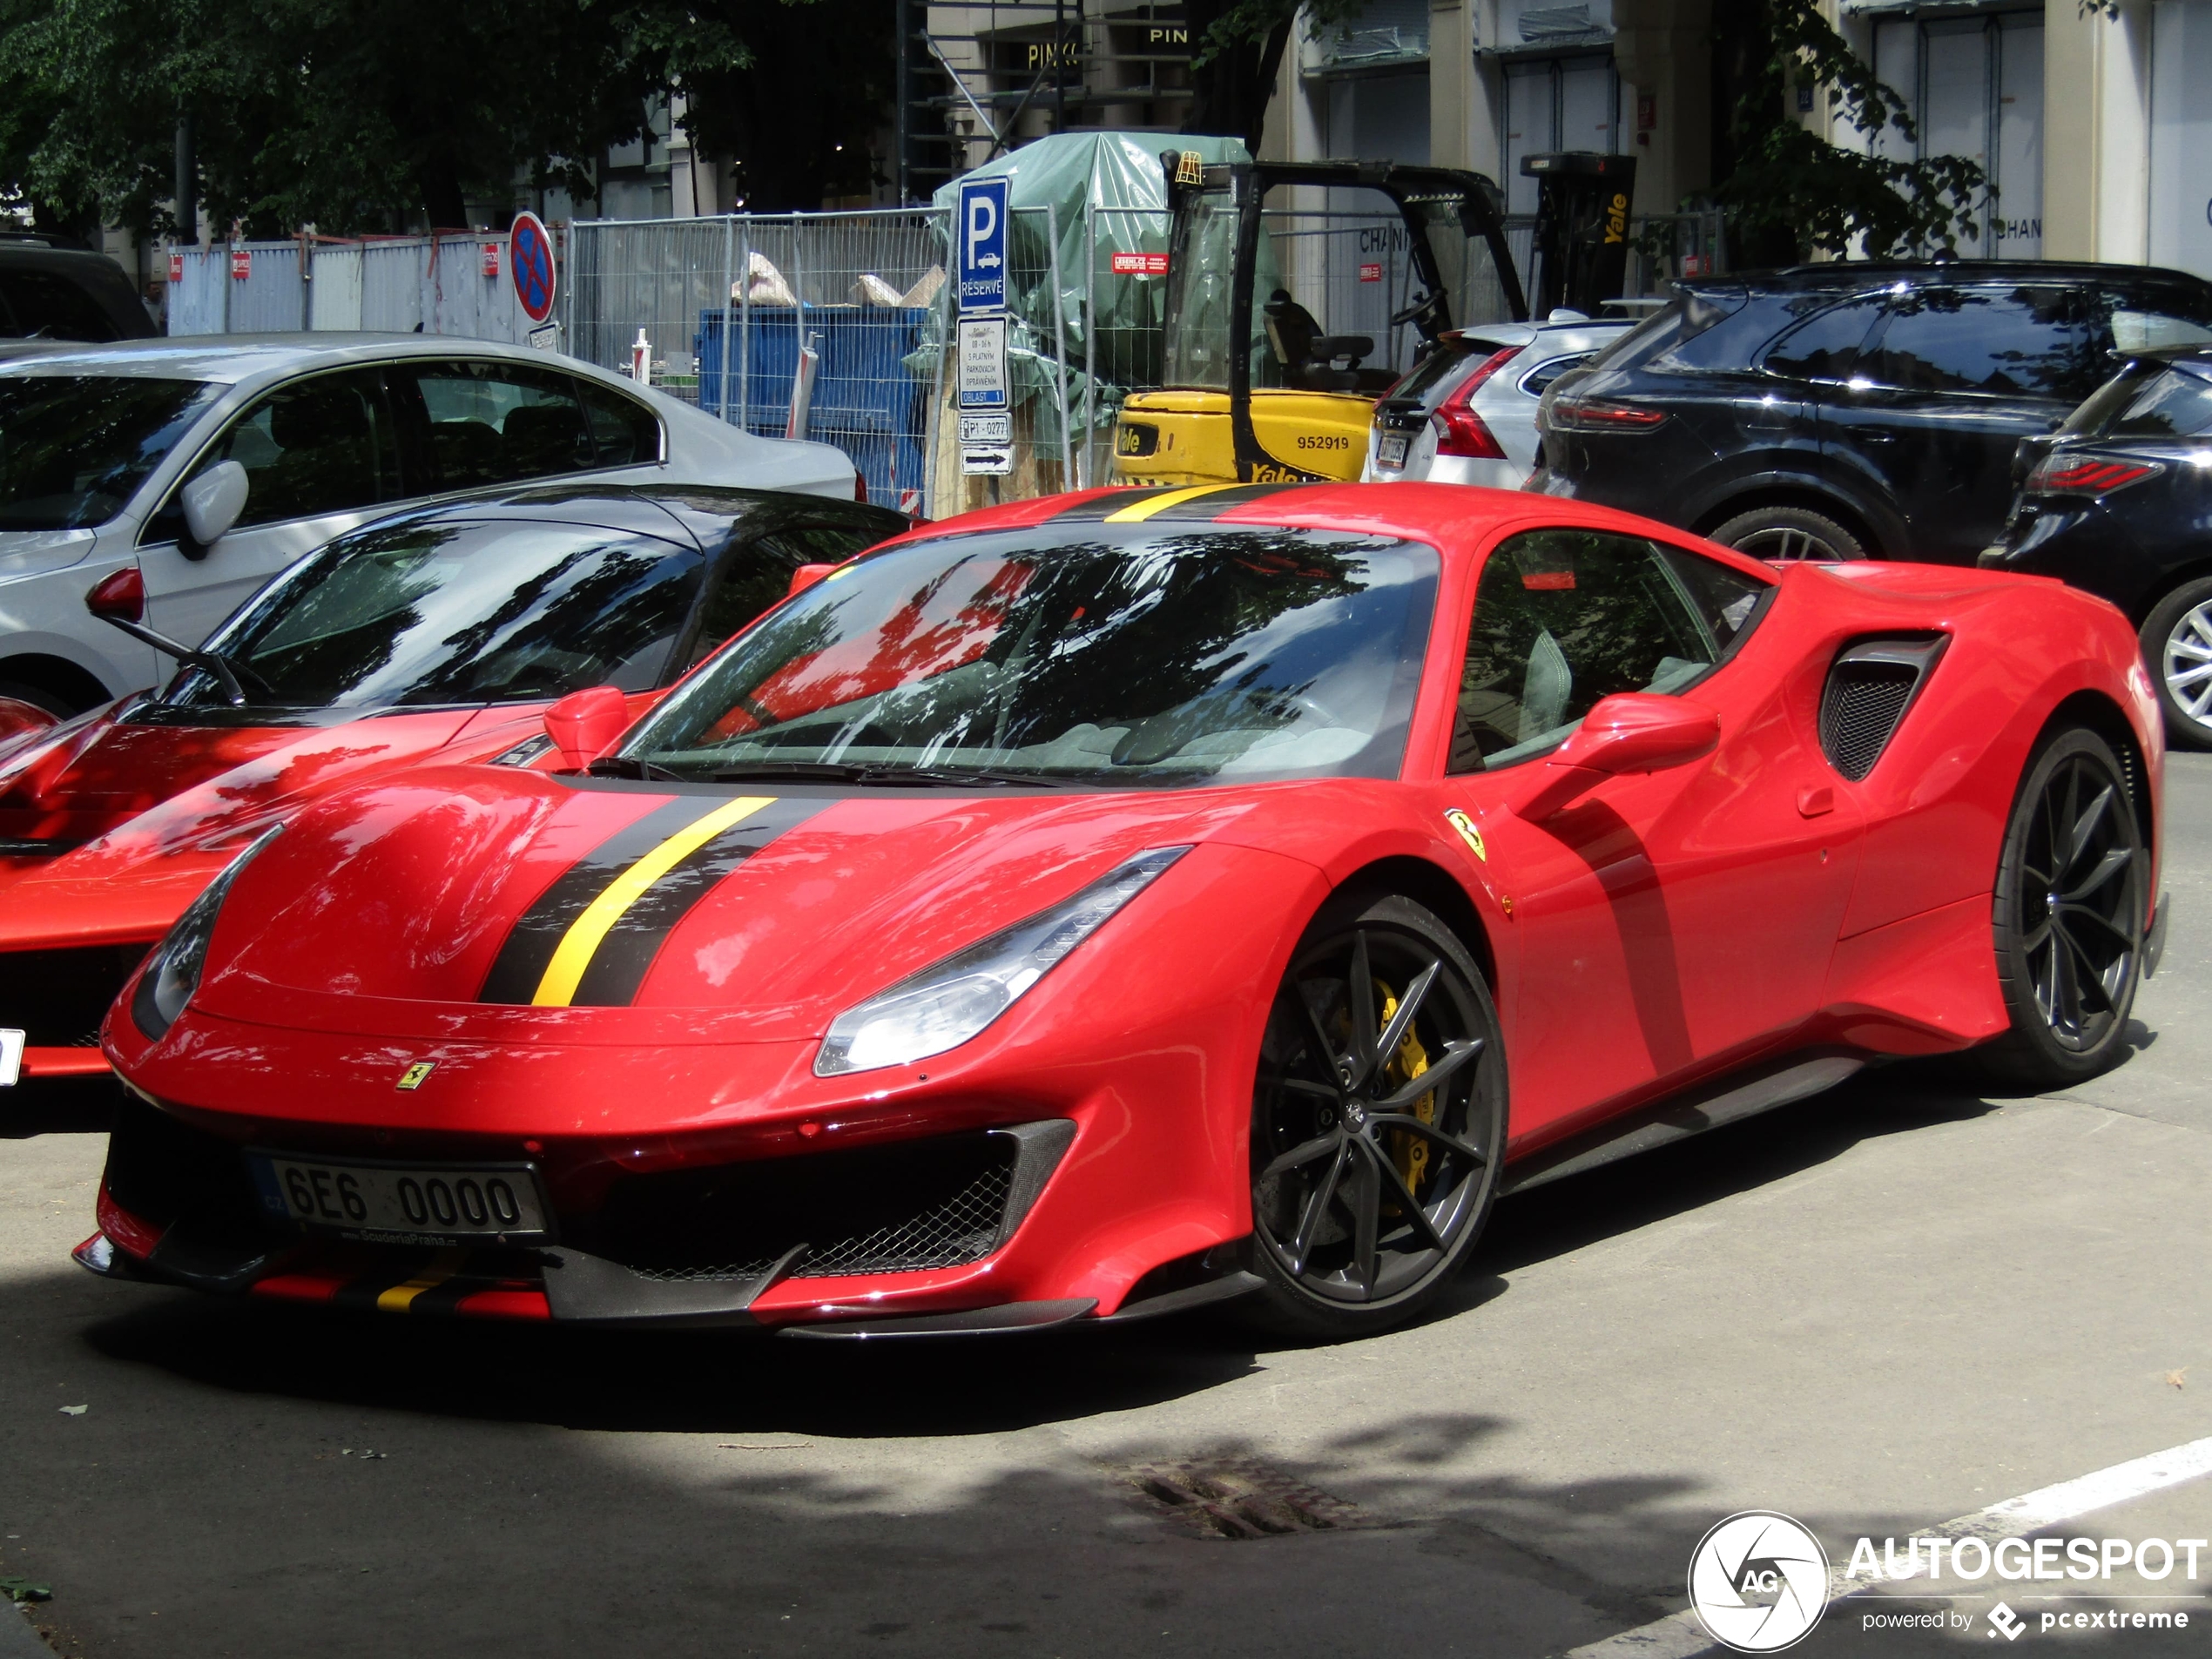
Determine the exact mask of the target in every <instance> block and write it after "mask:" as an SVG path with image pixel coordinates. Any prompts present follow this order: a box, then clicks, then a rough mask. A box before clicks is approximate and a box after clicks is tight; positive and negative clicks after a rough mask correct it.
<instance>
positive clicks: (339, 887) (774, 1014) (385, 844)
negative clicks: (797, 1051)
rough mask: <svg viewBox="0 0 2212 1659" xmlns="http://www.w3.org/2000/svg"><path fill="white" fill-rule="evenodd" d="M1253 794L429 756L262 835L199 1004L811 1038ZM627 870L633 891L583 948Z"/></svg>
mask: <svg viewBox="0 0 2212 1659" xmlns="http://www.w3.org/2000/svg"><path fill="white" fill-rule="evenodd" d="M1252 793H1253V792H1252V791H1250V790H1241V791H1238V792H1227V791H1210V792H1204V793H1203V794H1193V793H1190V792H1174V793H1156V794H1143V795H1136V794H1086V795H1082V796H1058V795H1054V794H1049V793H1045V794H1027V793H1005V794H1001V793H996V792H994V793H991V794H988V795H982V796H976V795H970V794H961V793H956V792H947V791H936V790H932V791H908V792H886V791H881V790H872V791H862V792H851V793H845V794H840V793H838V792H835V791H833V790H827V789H819V788H805V787H801V788H792V787H787V786H773V785H771V786H764V787H761V788H760V789H759V790H758V791H757V792H750V793H743V792H740V791H739V790H738V789H735V788H729V787H716V788H711V789H710V788H680V787H679V788H673V789H672V788H671V787H669V786H664V785H651V784H631V783H618V782H613V781H610V780H601V779H591V780H588V781H587V780H577V781H570V780H563V779H557V778H553V777H549V776H545V775H543V774H539V773H534V772H519V771H504V770H502V771H500V772H493V771H490V770H488V769H484V768H470V769H462V768H457V767H455V768H440V769H437V770H435V771H426V772H421V773H419V774H416V775H415V776H411V777H409V778H408V779H395V780H393V781H391V782H389V783H385V784H381V785H377V786H373V787H369V788H366V789H361V790H356V791H353V792H348V793H347V794H346V795H344V796H342V797H340V798H339V799H334V800H331V801H327V802H325V803H324V804H322V805H321V806H319V807H317V808H316V809H315V810H314V811H313V812H312V813H307V814H305V815H303V816H302V818H301V819H300V820H299V821H298V822H297V823H295V824H294V825H293V827H292V828H290V829H289V830H287V832H286V833H284V834H282V835H280V836H279V837H278V838H277V839H276V840H274V841H273V842H272V843H271V844H270V845H269V846H268V848H267V849H266V851H265V852H264V853H262V854H261V855H260V857H259V858H258V859H256V860H255V861H254V862H253V865H252V866H250V867H248V868H247V869H246V872H245V873H244V874H243V875H242V876H241V878H240V879H239V882H238V883H237V885H236V886H235V887H233V889H232V892H231V894H230V896H229V899H228V900H227V901H226V906H225V908H224V912H223V916H222V920H221V921H220V923H219V926H218V927H217V929H216V934H215V939H214V941H213V946H212V951H211V954H210V963H209V969H208V972H207V975H206V978H205V979H204V980H203V981H202V986H201V990H200V993H199V996H198V998H197V999H196V1001H197V1003H198V1005H199V1006H200V1007H201V1008H205V1009H206V1011H207V1012H208V1013H210V1014H213V1015H219V1016H224V1017H228V1018H232V1019H239V1020H246V1021H252V1022H260V1023H269V1022H274V1023H279V1024H293V1023H298V1024H301V1025H307V1026H311V1027H315V1028H323V1029H339V1030H353V1031H361V1032H369V1033H376V1034H381V1035H421V1036H436V1035H445V1036H456V1037H459V1036H469V1035H475V1036H482V1037H485V1038H488V1039H496V1038H497V1037H499V1036H501V1035H509V1034H516V1033H519V1032H520V1031H521V1030H523V1028H528V1029H529V1031H530V1033H531V1034H532V1035H535V1036H541V1037H542V1036H543V1035H546V1034H547V1033H548V1032H549V1030H555V1031H557V1032H559V1034H560V1035H561V1037H562V1039H563V1040H564V1041H570V1042H593V1041H609V1042H668V1043H691V1042H733V1041H737V1042H742V1041H761V1042H767V1041H788V1040H791V1039H792V1038H795V1037H800V1036H812V1035H819V1033H820V1031H821V1030H822V1029H823V1028H824V1027H825V1026H826V1023H827V1022H828V1021H829V1020H830V1019H832V1018H833V1017H834V1016H835V1015H837V1014H838V1013H839V1012H840V1010H842V1009H843V1008H846V1007H849V1006H851V1005H852V1004H853V1002H855V1001H860V1000H861V999H862V998H864V997H867V996H868V995H872V994H873V993H874V992H876V991H878V990H880V989H882V988H884V987H885V986H887V985H888V984H890V983H892V982H893V981H896V980H899V979H900V978H902V977H904V976H905V975H907V974H909V973H912V972H914V970H916V969H918V968H923V967H925V966H927V965H928V964H930V963H932V962H934V961H938V960H940V959H941V958H942V957H944V956H946V955H948V954H951V953H953V952H954V951H955V950H958V949H960V948H962V947H964V946H967V945H970V944H973V943H974V942H976V941H978V940H981V939H982V938H985V937H986V936H988V934H992V933H994V932H995V931H997V930H998V929H999V928H1001V927H1005V926H1007V925H1008V924H1010V923H1012V922H1014V921H1018V920H1020V919H1022V918H1023V917H1025V916H1028V915H1030V914H1035V912H1037V911H1039V910H1041V909H1043V908H1045V907H1049V906H1050V905H1052V904H1054V903H1055V902H1057V901H1059V900H1063V899H1066V898H1068V897H1069V896H1070V895H1071V894H1075V893H1076V891H1077V890H1078V889H1080V888H1081V887H1083V886H1084V885H1085V884H1086V883H1088V882H1089V881H1091V880H1094V879H1096V877H1097V876H1099V875H1101V874H1103V873H1104V872H1105V871H1107V870H1109V869H1110V868H1111V867H1114V866H1115V865H1116V864H1118V863H1119V862H1121V861H1122V860H1124V859H1126V858H1128V857H1130V855H1132V854H1133V853H1137V852H1140V851H1142V850H1143V849H1145V848H1147V847H1153V846H1172V845H1180V844H1184V843H1188V842H1193V841H1197V840H1204V839H1205V838H1206V837H1207V836H1208V835H1209V834H1210V833H1217V831H1218V830H1220V829H1221V828H1222V827H1223V826H1225V825H1227V824H1228V823H1231V822H1233V821H1234V820H1235V819H1238V818H1240V817H1242V816H1243V815H1244V813H1245V812H1246V811H1247V810H1248V809H1249V807H1250V806H1251V794H1252ZM745 801H750V802H752V805H750V806H745V805H743V804H742V803H743V802H745ZM702 836H704V837H705V839H704V840H701V839H700V838H701V837H702ZM685 846H691V847H692V848H693V849H694V850H692V851H691V852H689V853H684V852H683V849H684V848H685ZM671 853H681V856H679V857H677V858H676V860H675V862H674V863H673V864H672V865H671V864H666V862H665V861H666V860H668V858H669V857H670V856H671ZM657 857H658V859H659V860H662V861H663V866H664V867H663V873H660V874H658V876H653V877H651V879H650V880H646V879H644V876H645V873H650V871H651V869H653V868H654V867H656V865H655V860H656V858H657ZM624 871H630V872H632V873H633V880H635V881H636V882H637V884H638V885H637V887H636V889H635V891H634V892H632V894H631V897H630V900H629V902H628V907H627V908H626V909H623V910H621V912H620V914H619V919H618V920H616V921H614V922H613V924H612V926H611V927H610V928H608V929H607V930H605V931H604V933H603V934H599V935H597V942H596V943H588V944H585V945H578V944H577V943H576V942H575V941H576V939H577V936H578V935H577V930H578V929H579V928H581V929H583V931H584V932H586V933H588V932H589V931H590V927H591V926H592V923H591V919H590V916H588V915H587V914H586V913H587V912H590V911H591V910H593V908H594V906H595V901H597V900H600V899H601V895H603V894H609V893H610V892H613V891H615V889H614V887H613V886H612V884H614V883H615V882H616V880H617V876H619V875H620V874H621V873H623V872H624ZM606 909H607V905H606V904H601V905H599V906H598V911H599V914H600V915H601V917H602V919H604V914H605V911H606ZM563 950H565V951H566V952H567V956H566V961H567V962H568V965H569V966H568V970H567V971H568V973H569V975H570V977H569V981H568V982H567V983H566V984H565V986H564V985H563V984H562V983H561V982H560V981H561V979H562V970H561V969H560V968H559V963H558V962H557V961H556V958H558V957H560V956H561V954H562V953H563ZM579 961H581V962H582V963H583V966H582V968H581V976H580V978H578V977H577V976H576V970H577V966H578V963H579ZM533 1001H536V1003H538V1004H539V1005H538V1006H535V1007H533V1006H531V1004H532V1003H533Z"/></svg>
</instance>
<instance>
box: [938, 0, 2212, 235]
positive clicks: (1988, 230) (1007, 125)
mask: <svg viewBox="0 0 2212 1659" xmlns="http://www.w3.org/2000/svg"><path fill="white" fill-rule="evenodd" d="M1714 3H1715V0H1565V3H1562V0H1373V3H1372V4H1370V5H1369V6H1368V7H1367V9H1366V11H1365V12H1364V13H1363V14H1362V15H1361V16H1360V17H1359V19H1358V20H1357V21H1356V22H1354V23H1353V24H1351V25H1350V26H1348V27H1346V28H1344V29H1340V30H1333V31H1330V32H1328V33H1325V35H1323V36H1322V37H1317V38H1301V39H1299V40H1298V42H1297V43H1296V44H1295V45H1294V48H1293V50H1291V51H1288V52H1286V53H1285V59H1284V64H1283V68H1282V72H1281V78H1280V80H1279V82H1278V87H1277V91H1276V96H1275V100H1274V102H1273V104H1272V105H1271V107H1270V109H1269V111H1268V120H1267V130H1266V137H1265V142H1264V151H1265V152H1266V153H1267V154H1269V155H1270V156H1271V157H1276V158H1285V159H1307V158H1318V157H1325V156H1337V157H1352V156H1361V157H1370V158H1372V157H1389V158H1393V159H1396V160H1399V161H1405V162H1424V161H1425V162H1431V163H1433V164H1435V165H1447V166H1467V167H1473V168H1475V169H1477V170H1479V171H1480V172H1487V173H1488V174H1490V175H1491V176H1492V177H1493V178H1494V179H1497V180H1498V181H1499V183H1500V184H1501V185H1502V186H1503V187H1504V189H1505V191H1506V193H1507V206H1508V211H1509V212H1512V213H1514V215H1516V216H1526V215H1529V214H1533V213H1534V210H1535V193H1534V180H1533V179H1527V178H1524V177H1522V175H1521V160H1522V158H1524V157H1526V156H1527V155H1530V154H1533V153H1536V152H1542V151H1548V150H1598V151H1607V152H1629V153H1633V154H1634V155H1635V157H1636V158H1637V160H1638V164H1639V165H1638V171H1637V177H1636V192H1635V212H1636V213H1637V214H1638V215H1639V216H1652V215H1661V214H1669V213H1674V212H1679V211H1680V210H1681V209H1683V207H1684V206H1685V205H1686V204H1689V203H1690V202H1692V201H1693V200H1694V199H1696V197H1697V196H1698V195H1699V193H1700V192H1704V191H1707V190H1709V189H1710V187H1711V185H1712V183H1713V176H1712V174H1713V163H1714V151H1715V145H1714V138H1715V132H1716V123H1719V122H1723V121H1724V120H1725V119H1726V112H1725V111H1721V110H1718V109H1716V97H1715V92H1714V85H1715V79H1716V63H1715V54H1716V38H1715V37H1716V24H1715V17H1714ZM1826 3H1827V5H1828V8H1829V15H1830V17H1831V20H1832V21H1833V22H1834V23H1835V24H1836V25H1837V27H1838V29H1839V30H1840V31H1841V32H1842V33H1843V35H1844V38H1845V39H1846V40H1848V41H1849V42H1851V44H1852V46H1853V47H1854V48H1855V49H1856V50H1857V51H1858V52H1859V53H1860V54H1861V56H1862V57H1865V59H1866V60H1867V61H1868V62H1869V63H1871V64H1873V65H1874V67H1875V69H1876V71H1877V72H1878V74H1879V75H1880V76H1881V78H1882V79H1883V80H1884V81H1885V83H1887V84H1889V85H1890V86H1892V87H1893V88H1894V89H1896V91H1898V93H1899V95H1900V96H1901V97H1902V98H1904V100H1905V104H1906V106H1907V107H1908V109H1909V110H1910V111H1911V112H1912V117H1913V120H1914V124H1915V128H1916V132H1915V136H1914V138H1912V139H1911V140H1907V139H1905V138H1903V136H1902V135H1901V134H1899V133H1898V132H1894V131H1891V132H1885V133H1883V134H1882V135H1881V137H1880V138H1879V140H1878V143H1879V147H1880V149H1881V151H1882V152H1883V153H1885V154H1887V155H1892V156H1896V157H1899V158H1905V157H1908V156H1914V155H1918V156H1927V155H1938V154H1951V155H1963V156H1966V157H1969V158H1972V159H1973V160H1974V161H1975V162H1977V163H1978V164H1979V165H1980V166H1981V167H1982V169H1983V171H1984V172H1985V173H1986V174H1987V176H1988V178H1989V179H1990V182H1991V185H1992V186H1993V190H1994V192H1995V197H1994V203H1993V208H1992V209H1991V211H1990V212H1988V213H1987V214H1986V216H1985V218H1986V222H1983V223H1981V224H1979V226H1978V229H1979V235H1978V236H1977V237H1976V238H1974V239H1971V240H1968V241H1966V242H1965V243H1962V245H1961V246H1960V248H1959V252H1960V253H1963V254H1966V255H1968V256H1970V257H1983V258H1989V257H1994V258H1999V259H2023V260H2032V259H2074V260H2085V259H2086V260H2113V261H2117V262H2121V263H2129V264H2140V263H2145V262H2149V263H2154V264H2159V265H2168V266H2177V267H2179V268H2181V269H2183V270H2188V271H2193V272H2195V273H2198V274H2200V275H2204V276H2207V277H2212V0H2118V3H2117V4H2116V5H2113V6H2095V5H2093V6H2092V8H2091V9H2090V10H2087V11H2086V12H2085V10H2084V9H2083V6H2082V4H2081V0H1826ZM910 11H911V13H912V14H913V15H914V16H915V17H917V19H918V20H919V21H918V22H917V24H916V27H915V30H914V33H915V36H916V40H915V43H914V57H915V60H916V62H917V63H918V64H920V65H921V67H920V68H918V69H917V70H916V71H915V73H914V85H915V87H916V88H917V89H919V90H918V91H917V93H916V95H915V102H914V106H913V107H914V108H916V109H919V110H921V111H923V118H922V120H921V122H920V123H919V124H917V125H920V126H921V127H924V128H926V127H927V125H928V120H929V114H930V111H940V112H941V114H942V117H943V118H944V120H945V121H946V123H947V124H948V125H947V128H946V130H947V134H948V136H947V137H946V138H944V139H943V140H941V141H939V142H937V143H936V145H935V149H934V152H933V153H932V154H931V155H930V156H929V157H927V158H923V157H922V156H921V155H920V154H919V153H918V152H919V150H920V149H921V148H924V147H927V146H926V145H923V146H910V156H909V159H910V160H912V161H914V163H915V164H916V171H915V174H914V178H913V179H912V180H911V182H910V185H909V190H908V193H909V195H910V196H912V197H917V198H918V197H926V196H927V193H928V191H929V189H931V188H933V187H934V185H936V184H939V183H941V182H942V181H943V179H946V178H948V177H951V176H953V174H954V173H956V172H961V171H964V170H965V169H966V168H967V167H969V166H973V165H978V164H979V163H981V161H983V160H985V159H987V158H988V156H989V154H990V153H991V152H993V150H994V149H995V148H996V147H999V146H1001V145H1015V144H1019V143H1022V142H1024V141H1026V140H1027V139H1028V138H1031V137H1035V136H1036V135H1038V134H1040V133H1042V132H1051V131H1055V130H1060V129H1062V128H1065V127H1076V126H1082V127H1101V126H1103V127H1130V128H1136V129H1139V130H1150V131H1157V132H1174V131H1176V130H1177V128H1178V127H1179V126H1180V125H1181V123H1182V120H1183V118H1184V113H1185V111H1186V110H1187V105H1188V100H1187V97H1185V96H1184V95H1183V94H1182V93H1181V92H1180V88H1181V87H1182V86H1184V85H1185V84H1187V77H1188V64H1189V56H1190V46H1189V42H1188V40H1187V38H1186V37H1184V32H1183V30H1182V27H1181V13H1180V10H1179V9H1178V8H1177V7H1173V6H1167V5H1159V4H1130V3H1124V4H1121V5H1119V6H1116V5H1115V4H1113V3H1110V0H1109V3H1100V0H1087V3H1077V0H1013V3H1000V4H984V5H963V6H948V5H931V6H927V7H924V6H914V7H912V8H910ZM1799 96H1800V103H1799V111H1798V115H1799V118H1800V119H1802V120H1804V121H1805V122H1806V123H1807V124H1808V125H1813V126H1815V127H1817V128H1821V129H1824V130H1825V131H1826V132H1827V136H1829V137H1830V138H1831V140H1832V141H1834V142H1837V143H1839V144H1858V143H1860V142H1862V140H1861V139H1860V138H1858V135H1857V134H1856V133H1854V132H1851V130H1850V128H1849V126H1848V125H1847V124H1846V123H1845V122H1844V120H1843V118H1842V117H1841V115H1840V114H1839V113H1838V111H1832V110H1831V109H1829V108H1827V107H1826V102H1827V100H1826V98H1825V97H1824V95H1818V94H1817V93H1816V92H1815V91H1814V90H1813V89H1809V88H1808V89H1804V90H1803V91H1801V93H1800V95H1799Z"/></svg>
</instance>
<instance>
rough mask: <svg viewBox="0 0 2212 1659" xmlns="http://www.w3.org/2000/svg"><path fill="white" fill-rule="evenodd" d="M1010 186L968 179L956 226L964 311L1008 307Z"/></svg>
mask: <svg viewBox="0 0 2212 1659" xmlns="http://www.w3.org/2000/svg"><path fill="white" fill-rule="evenodd" d="M1006 185H1007V181H1006V180H1005V179H962V180H961V186H960V221H959V223H958V224H957V225H955V226H954V230H953V236H954V241H955V243H956V244H957V246H956V247H955V249H954V254H955V257H956V258H957V259H958V260H959V264H960V308H961V310H962V311H1003V310H1005V309H1006Z"/></svg>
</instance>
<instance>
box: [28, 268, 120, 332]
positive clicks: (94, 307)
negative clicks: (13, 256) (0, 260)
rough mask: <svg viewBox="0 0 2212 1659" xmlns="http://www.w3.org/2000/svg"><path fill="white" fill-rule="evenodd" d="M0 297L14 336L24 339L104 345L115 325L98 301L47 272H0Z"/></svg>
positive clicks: (67, 281) (58, 276)
mask: <svg viewBox="0 0 2212 1659" xmlns="http://www.w3.org/2000/svg"><path fill="white" fill-rule="evenodd" d="M0 294H4V295H5V296H6V297H7V308H8V309H9V310H10V312H12V313H14V314H15V327H14V332H15V333H16V334H19V335H21V336H23V337H24V338H26V339H30V338H37V339H41V340H82V341H106V340H113V339H114V338H115V337H116V328H115V324H114V322H113V321H112V320H110V318H109V316H108V314H107V313H106V312H105V311H103V310H102V309H101V308H100V303H99V301H98V300H95V299H93V298H92V296H91V294H89V293H85V292H84V289H82V288H80V287H78V286H77V284H75V283H74V282H71V280H69V279H68V278H67V277H65V276H60V275H57V274H56V273H54V272H51V271H37V270H14V271H0Z"/></svg>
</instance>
